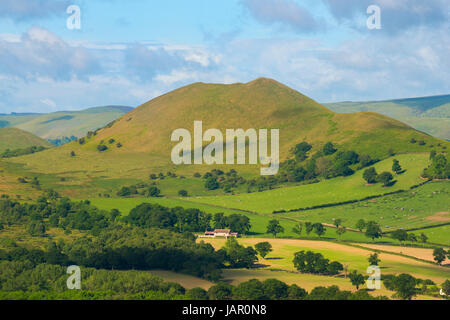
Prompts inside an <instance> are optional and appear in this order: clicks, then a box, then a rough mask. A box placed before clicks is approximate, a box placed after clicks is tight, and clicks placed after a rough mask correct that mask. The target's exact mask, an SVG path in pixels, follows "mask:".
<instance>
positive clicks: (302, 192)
mask: <svg viewBox="0 0 450 320" xmlns="http://www.w3.org/2000/svg"><path fill="white" fill-rule="evenodd" d="M394 158H395V159H398V160H399V161H400V164H401V166H402V167H403V168H404V169H406V172H404V173H402V174H400V175H398V176H395V180H396V183H395V184H394V185H393V186H391V187H382V185H381V184H376V185H370V186H368V185H366V184H365V181H364V180H363V179H362V174H363V171H364V170H359V171H357V172H356V173H355V174H353V175H352V176H349V177H338V178H333V179H330V180H325V181H323V182H320V183H315V184H309V185H303V186H296V187H288V188H280V189H274V190H269V191H263V192H258V193H250V194H240V195H238V196H212V197H196V198H192V201H195V202H199V203H205V204H213V205H218V206H222V207H227V208H234V209H241V210H249V211H254V212H259V213H272V212H273V211H275V210H290V209H298V208H307V207H311V206H317V205H323V204H330V203H338V202H344V201H349V200H357V199H363V198H365V197H368V196H374V195H381V194H384V193H388V192H393V191H397V190H401V189H408V188H410V187H411V186H413V185H416V184H419V183H421V182H423V180H422V179H420V178H419V177H420V174H421V173H422V170H423V168H425V167H426V166H427V165H428V163H429V160H428V154H401V155H396V156H395V157H394ZM392 159H393V158H389V159H386V160H383V161H381V162H379V163H377V164H375V165H374V167H375V168H376V170H377V172H378V173H380V172H382V171H391V167H392Z"/></svg>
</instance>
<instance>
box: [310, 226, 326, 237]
mask: <svg viewBox="0 0 450 320" xmlns="http://www.w3.org/2000/svg"><path fill="white" fill-rule="evenodd" d="M313 227H314V233H315V234H317V236H318V237H319V238H320V237H321V236H322V235H324V234H325V232H326V229H325V228H324V226H323V224H321V223H315V224H314V225H313Z"/></svg>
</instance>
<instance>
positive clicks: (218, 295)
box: [208, 282, 233, 300]
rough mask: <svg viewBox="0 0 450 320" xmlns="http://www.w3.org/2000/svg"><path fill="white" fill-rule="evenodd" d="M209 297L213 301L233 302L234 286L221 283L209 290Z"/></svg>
mask: <svg viewBox="0 0 450 320" xmlns="http://www.w3.org/2000/svg"><path fill="white" fill-rule="evenodd" d="M208 296H209V299H211V300H232V299H233V286H232V285H231V284H229V283H226V282H219V283H218V284H216V285H214V286H212V287H210V288H209V289H208Z"/></svg>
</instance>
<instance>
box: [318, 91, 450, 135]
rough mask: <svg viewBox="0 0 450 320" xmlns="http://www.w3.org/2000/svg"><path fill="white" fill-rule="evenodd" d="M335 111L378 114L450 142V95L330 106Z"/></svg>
mask: <svg viewBox="0 0 450 320" xmlns="http://www.w3.org/2000/svg"><path fill="white" fill-rule="evenodd" d="M325 106H326V107H328V108H330V109H331V110H333V111H335V112H340V113H353V112H361V111H364V112H367V111H373V112H378V113H381V114H384V115H387V116H389V117H392V118H394V119H397V120H400V121H402V122H404V123H406V124H409V125H410V126H412V127H414V128H415V129H417V130H420V131H423V132H426V133H429V134H431V135H433V136H435V137H438V138H441V139H446V140H450V95H441V96H431V97H420V98H408V99H396V100H385V101H362V102H352V101H345V102H337V103H327V104H325Z"/></svg>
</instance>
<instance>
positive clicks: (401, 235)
mask: <svg viewBox="0 0 450 320" xmlns="http://www.w3.org/2000/svg"><path fill="white" fill-rule="evenodd" d="M392 238H394V239H396V240H398V241H400V243H401V242H404V241H406V240H408V233H407V232H406V231H405V230H403V229H398V230H395V231H394V232H392Z"/></svg>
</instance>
